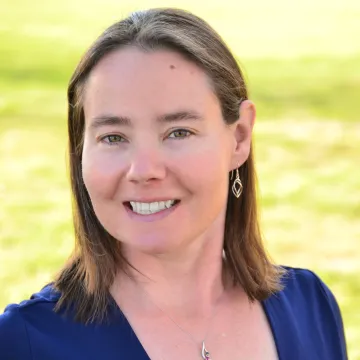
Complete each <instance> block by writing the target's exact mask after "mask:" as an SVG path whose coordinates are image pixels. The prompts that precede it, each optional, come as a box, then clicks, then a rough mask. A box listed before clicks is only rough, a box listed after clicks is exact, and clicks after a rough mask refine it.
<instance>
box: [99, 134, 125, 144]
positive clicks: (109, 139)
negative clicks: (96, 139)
mask: <svg viewBox="0 0 360 360" xmlns="http://www.w3.org/2000/svg"><path fill="white" fill-rule="evenodd" d="M101 141H103V142H105V143H106V144H108V145H116V144H118V143H120V142H124V141H125V139H124V138H123V137H122V136H120V135H106V136H104V137H103V138H101Z"/></svg>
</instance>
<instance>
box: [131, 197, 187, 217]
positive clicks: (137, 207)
mask: <svg viewBox="0 0 360 360" xmlns="http://www.w3.org/2000/svg"><path fill="white" fill-rule="evenodd" d="M179 203H180V200H178V199H173V200H166V201H154V202H137V201H126V202H124V206H125V207H126V208H128V209H129V210H131V211H132V212H133V213H135V214H138V215H152V214H156V213H159V212H162V211H166V210H168V209H170V208H172V207H173V206H175V205H177V204H179Z"/></svg>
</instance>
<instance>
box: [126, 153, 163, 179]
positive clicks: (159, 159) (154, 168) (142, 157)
mask: <svg viewBox="0 0 360 360" xmlns="http://www.w3.org/2000/svg"><path fill="white" fill-rule="evenodd" d="M165 175H166V167H165V164H164V159H163V155H162V154H161V151H160V149H158V148H155V147H151V148H150V147H149V146H147V147H146V146H145V147H141V148H140V147H138V148H137V149H134V150H133V151H132V154H131V157H130V167H129V170H128V172H127V175H126V177H127V180H129V181H132V182H136V183H148V182H151V181H155V180H162V179H164V178H165Z"/></svg>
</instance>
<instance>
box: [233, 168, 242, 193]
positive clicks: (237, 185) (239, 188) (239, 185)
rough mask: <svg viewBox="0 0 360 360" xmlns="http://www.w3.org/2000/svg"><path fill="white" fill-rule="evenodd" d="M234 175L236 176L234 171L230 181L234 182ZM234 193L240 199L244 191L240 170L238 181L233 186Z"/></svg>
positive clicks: (237, 170)
mask: <svg viewBox="0 0 360 360" xmlns="http://www.w3.org/2000/svg"><path fill="white" fill-rule="evenodd" d="M233 174H234V170H232V171H231V178H230V180H232V178H233ZM231 189H232V192H233V194H234V195H235V196H236V198H237V199H238V198H239V197H240V195H241V193H242V191H243V184H242V182H241V180H240V176H239V169H236V179H235V180H234V182H233V185H232V188H231Z"/></svg>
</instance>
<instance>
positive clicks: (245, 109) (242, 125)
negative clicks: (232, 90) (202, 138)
mask: <svg viewBox="0 0 360 360" xmlns="http://www.w3.org/2000/svg"><path fill="white" fill-rule="evenodd" d="M239 114H240V116H239V119H238V120H237V121H236V122H235V123H233V124H231V127H232V134H233V137H234V147H233V152H232V158H231V168H230V170H229V171H231V170H234V169H236V168H239V167H240V166H241V165H242V164H243V163H244V162H245V161H246V160H247V158H248V157H249V154H250V148H251V138H252V131H253V127H254V123H255V117H256V109H255V105H254V103H253V102H252V101H250V100H245V101H243V102H242V103H241V104H240V109H239Z"/></svg>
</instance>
